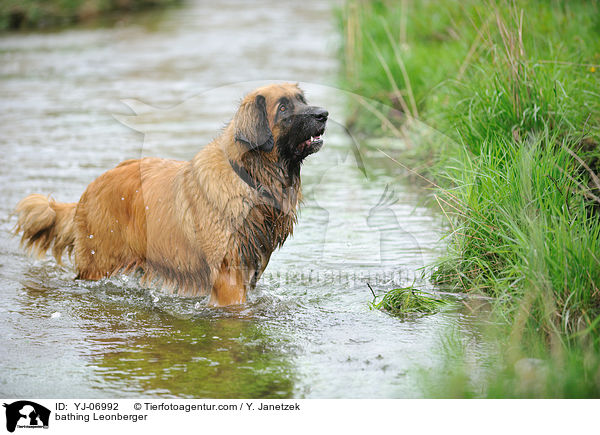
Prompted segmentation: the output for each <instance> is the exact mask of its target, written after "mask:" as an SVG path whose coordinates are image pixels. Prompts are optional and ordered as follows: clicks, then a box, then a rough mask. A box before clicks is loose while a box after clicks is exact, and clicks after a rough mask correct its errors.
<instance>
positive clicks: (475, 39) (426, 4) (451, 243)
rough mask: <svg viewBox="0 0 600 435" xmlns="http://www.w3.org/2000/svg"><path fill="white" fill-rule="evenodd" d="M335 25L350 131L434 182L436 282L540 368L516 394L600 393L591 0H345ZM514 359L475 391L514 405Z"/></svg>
mask: <svg viewBox="0 0 600 435" xmlns="http://www.w3.org/2000/svg"><path fill="white" fill-rule="evenodd" d="M339 16H340V28H341V31H342V33H343V44H342V50H341V52H340V55H341V57H342V59H343V60H344V74H343V77H342V79H341V81H342V83H343V84H344V85H345V86H347V87H349V88H351V89H355V90H356V91H355V92H356V93H357V94H358V95H360V98H357V99H356V101H355V102H354V104H353V105H352V110H351V112H350V113H349V118H350V120H351V123H352V127H353V128H354V130H355V131H359V132H360V131H362V132H368V134H365V136H368V135H373V134H379V135H383V136H398V137H400V138H401V139H402V140H404V141H405V142H407V143H409V144H411V145H412V146H411V147H408V148H409V151H410V152H409V153H407V152H403V153H400V155H397V159H398V161H402V162H404V164H406V163H408V164H409V165H412V166H417V167H419V170H420V172H422V173H424V174H426V176H428V177H431V178H432V179H433V180H434V181H435V183H436V189H435V198H436V200H437V201H438V203H439V205H440V207H441V209H442V211H443V216H444V218H445V219H446V220H447V223H448V234H447V236H446V241H447V244H448V249H447V253H446V255H445V256H444V257H443V258H441V259H439V261H438V262H437V264H435V265H433V267H432V269H433V274H432V275H433V278H434V280H435V281H436V282H437V283H438V284H440V285H443V286H444V287H446V288H448V287H449V288H454V289H456V290H459V291H461V292H475V293H483V294H486V295H490V296H492V297H493V298H494V303H493V312H494V316H497V317H496V320H499V321H501V322H502V324H503V325H506V328H507V329H506V330H503V331H502V333H498V332H497V331H496V332H490V333H489V336H490V338H491V339H493V340H496V341H498V342H499V343H500V347H501V348H502V351H501V352H500V353H501V354H502V355H508V354H510V355H516V356H515V357H514V358H513V359H515V358H518V359H523V358H538V359H540V360H542V361H543V364H544V366H545V367H547V368H549V369H548V371H547V373H549V374H548V376H546V377H545V380H544V382H541V381H540V382H538V383H537V385H538V386H539V385H540V384H544V383H545V382H546V381H548V382H547V383H548V388H546V387H544V388H542V390H540V391H538V393H539V394H537V393H535V394H534V392H532V391H529V392H523V394H520V396H524V397H526V396H528V395H532V396H536V395H539V396H544V395H546V396H548V397H561V395H564V396H565V397H567V396H568V397H573V396H578V395H579V396H580V397H589V396H598V391H600V387H599V385H600V379H599V378H598V376H596V375H594V376H592V375H591V374H590V373H592V372H593V370H596V369H597V368H598V361H600V350H599V347H600V343H599V342H600V290H599V286H600V284H599V283H600V213H598V211H599V210H600V179H598V177H597V175H596V174H597V173H598V171H599V169H600V146H599V144H600V3H599V2H598V1H588V2H583V1H581V2H580V1H575V2H573V1H562V0H560V1H559V0H553V1H541V0H529V1H517V2H512V1H504V0H497V1H493V0H489V1H488V0H466V1H460V2H459V1H449V2H444V6H443V7H441V6H440V4H439V3H438V2H435V1H427V0H424V1H420V2H408V1H401V2H399V3H397V4H391V3H389V2H383V1H375V2H359V1H353V0H348V1H347V2H346V5H345V7H344V8H343V10H342V11H341V12H340V14H339ZM366 98H370V99H374V100H377V101H379V102H380V104H379V105H377V109H376V110H374V109H373V107H375V106H374V105H373V104H370V105H366V104H364V101H366ZM415 121H418V122H415ZM424 127H426V128H424ZM431 131H437V132H439V133H441V134H439V133H438V134H433V135H432V134H430V132H431ZM423 162H427V166H426V167H423ZM533 349H542V350H543V351H541V350H539V351H537V356H534V355H533V354H534V353H536V352H534V351H533ZM590 361H595V362H594V363H590ZM514 362H515V361H512V360H511V361H506V360H504V359H502V358H500V359H498V360H497V361H496V363H495V366H494V367H495V374H496V375H499V376H500V373H501V374H502V376H501V377H502V383H503V384H504V385H508V387H506V388H505V389H502V388H500V387H499V386H497V385H496V390H494V388H492V387H493V385H491V384H493V383H491V382H487V384H488V388H487V389H486V391H487V393H486V394H487V395H490V396H494V397H497V396H502V391H504V393H506V394H504V395H505V396H512V395H511V394H510V391H511V388H512V387H515V385H517V384H518V379H517V378H518V377H517V376H516V375H515V373H514V370H513V369H512V368H511V367H512V365H514ZM584 362H585V364H584ZM586 364H587V365H586ZM590 364H591V365H590ZM590 367H591V368H590ZM545 373H546V372H545ZM556 373H563V374H564V375H565V378H564V382H562V383H560V382H559V381H560V379H555V376H556ZM577 374H579V375H581V377H582V379H585V380H587V383H585V382H583V384H581V385H580V386H579V387H577V386H575V384H576V383H570V382H571V381H567V378H568V377H569V376H571V377H572V378H573V379H575V378H576V377H577ZM459 378H461V376H458V377H457V378H456V379H459ZM569 379H570V378H569ZM448 382H450V380H449V381H448ZM499 382H500V381H499ZM556 382H559V383H558V384H556V385H554V384H553V383H556ZM458 384H460V385H461V388H462V391H464V392H466V391H468V390H469V388H467V387H466V386H467V385H468V382H463V383H462V384H461V383H460V382H458ZM458 384H457V385H458ZM511 385H512V387H510V386H511ZM550 387H552V388H550ZM536 388H537V387H536ZM492 391H496V393H492ZM465 394H466V395H467V396H468V395H469V394H470V393H469V394H467V393H465ZM455 395H456V396H461V394H459V393H457V394H455Z"/></svg>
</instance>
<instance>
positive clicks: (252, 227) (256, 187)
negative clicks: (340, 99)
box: [16, 84, 327, 306]
mask: <svg viewBox="0 0 600 435" xmlns="http://www.w3.org/2000/svg"><path fill="white" fill-rule="evenodd" d="M326 119H327V112H326V111H325V110H323V109H320V108H315V107H312V106H308V105H306V102H305V101H304V96H303V94H302V91H301V90H300V89H299V88H298V87H297V86H296V85H293V84H281V85H279V84H278V85H269V86H265V87H263V88H259V89H257V90H255V91H253V92H252V93H250V94H249V95H247V96H246V97H245V98H244V99H243V101H242V102H241V104H240V107H239V109H238V111H237V113H236V115H235V116H234V118H233V119H232V121H231V122H230V123H229V124H228V125H227V126H226V127H225V129H224V130H223V132H222V134H221V135H220V136H219V137H217V138H216V139H215V140H214V141H212V142H211V143H209V144H208V145H206V146H205V147H204V148H203V149H202V150H201V151H200V152H199V153H198V154H197V155H196V156H195V157H194V158H193V159H192V160H191V161H186V162H183V161H174V160H165V159H159V158H143V159H136V160H127V161H125V162H123V163H121V164H119V165H118V166H117V167H115V168H114V169H111V170H109V171H107V172H105V173H104V174H102V175H101V176H100V177H98V178H97V179H96V180H95V181H93V182H92V183H91V184H90V185H89V186H88V188H87V189H86V191H85V192H84V193H83V195H82V196H81V198H80V200H79V202H78V203H70V204H66V203H59V202H56V201H54V200H53V199H51V198H49V197H45V196H43V195H39V194H32V195H29V196H27V197H26V198H24V199H23V200H21V201H20V202H19V204H18V205H17V207H16V213H17V215H18V222H17V232H21V231H22V232H23V236H22V239H21V242H22V244H23V245H24V246H25V248H26V249H27V250H28V251H29V252H31V253H33V254H35V255H37V256H38V257H39V256H42V255H44V254H45V252H46V251H47V250H48V249H50V247H52V253H53V255H54V257H55V258H56V260H57V262H59V263H60V262H61V257H62V254H63V252H64V251H67V252H68V253H69V254H71V253H73V254H74V263H75V265H76V268H77V271H78V277H79V278H81V279H90V280H97V279H100V278H104V277H110V276H113V275H115V274H117V273H120V272H130V271H134V270H138V269H141V270H142V271H143V273H144V274H143V278H142V280H143V282H147V281H150V280H153V279H159V280H160V281H161V285H162V287H163V288H166V289H168V290H169V291H172V292H173V291H177V293H179V294H183V295H188V296H196V295H205V294H208V293H210V302H209V303H210V304H212V305H217V306H221V305H230V304H239V303H243V302H245V300H246V293H247V291H248V289H251V288H253V287H254V286H255V284H256V281H257V280H258V278H259V277H260V275H261V274H262V272H263V271H264V269H265V267H266V266H267V263H268V261H269V258H270V256H271V253H272V252H273V250H274V249H275V248H277V247H279V246H281V245H282V244H283V242H284V241H285V240H286V238H287V237H288V235H290V234H291V233H292V229H293V225H294V223H295V222H296V210H297V207H298V202H299V200H300V197H301V193H300V165H301V162H302V160H303V159H304V158H305V157H306V156H307V155H309V154H311V153H313V152H316V151H317V150H318V149H319V148H320V146H321V144H322V141H321V139H320V135H321V134H322V132H323V131H324V128H325V122H326ZM313 136H316V138H313Z"/></svg>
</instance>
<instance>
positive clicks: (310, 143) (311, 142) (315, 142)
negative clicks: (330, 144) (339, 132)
mask: <svg viewBox="0 0 600 435" xmlns="http://www.w3.org/2000/svg"><path fill="white" fill-rule="evenodd" d="M323 133H324V131H321V132H319V134H318V135H316V136H311V137H310V138H308V139H306V140H305V141H304V142H300V143H299V144H298V148H297V150H298V152H299V153H304V152H305V151H307V150H310V152H315V151H317V150H318V149H319V148H320V147H321V145H323V138H322V136H323Z"/></svg>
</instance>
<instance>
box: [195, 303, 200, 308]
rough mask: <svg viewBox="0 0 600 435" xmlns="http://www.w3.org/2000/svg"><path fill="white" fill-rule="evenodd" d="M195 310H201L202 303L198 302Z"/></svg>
mask: <svg viewBox="0 0 600 435" xmlns="http://www.w3.org/2000/svg"><path fill="white" fill-rule="evenodd" d="M194 309H196V310H199V309H200V302H196V304H195V305H194Z"/></svg>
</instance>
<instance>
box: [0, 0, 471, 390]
mask: <svg viewBox="0 0 600 435" xmlns="http://www.w3.org/2000/svg"><path fill="white" fill-rule="evenodd" d="M213 3H214V4H209V3H206V2H188V3H187V4H186V5H185V6H183V7H182V8H179V9H171V10H168V11H160V12H157V11H154V12H152V13H149V14H144V15H142V16H138V17H135V18H131V17H129V18H127V19H126V21H124V22H119V23H115V24H114V25H111V26H108V27H93V26H92V27H87V28H83V27H81V28H75V29H69V30H63V31H58V32H54V33H28V34H14V35H4V36H2V37H0V76H1V82H0V91H1V94H0V123H1V124H0V128H1V132H2V134H1V137H0V143H1V145H0V154H1V158H2V163H3V165H2V166H3V169H2V173H1V183H0V189H1V191H2V198H3V201H1V203H0V250H1V251H0V288H1V291H2V302H0V343H1V345H0V348H1V349H2V350H1V354H0V360H1V367H2V368H1V369H0V395H2V396H3V397H63V398H68V397H137V396H140V395H143V396H162V397H215V398H228V397H231V398H234V397H306V398H311V397H328V398H334V397H335V398H337V397H346V398H355V397H366V398H375V397H420V396H422V395H423V394H424V392H423V389H422V387H421V384H420V382H419V376H420V375H419V374H420V373H421V371H422V370H427V369H428V368H432V367H435V366H436V363H437V362H438V359H439V348H438V344H437V343H438V338H439V336H440V334H442V333H443V332H444V331H446V330H448V329H449V328H454V327H459V328H461V329H462V328H469V323H470V319H469V318H468V316H464V315H463V314H461V313H460V312H458V311H448V312H445V313H440V314H436V315H433V316H426V317H421V318H413V319H404V320H399V319H396V318H393V317H390V316H388V315H386V314H385V313H382V312H379V311H373V310H370V309H369V302H370V301H371V299H372V297H371V293H370V291H369V289H368V287H367V285H366V283H367V282H368V283H370V284H371V285H372V286H373V287H374V288H375V289H377V290H383V289H385V288H391V287H392V286H394V285H404V284H409V283H411V282H412V281H413V279H418V277H419V276H420V272H419V271H418V269H419V268H420V267H422V266H423V265H424V264H427V263H429V262H430V261H431V260H432V259H434V258H435V256H436V255H437V253H438V252H439V242H438V240H439V238H440V235H441V231H440V228H439V225H440V218H439V216H437V215H436V214H435V213H434V212H432V211H431V210H430V209H428V208H426V207H423V206H421V205H419V204H420V203H421V199H422V197H423V195H424V193H423V191H422V190H420V189H419V188H415V187H413V186H411V185H410V183H408V182H407V181H405V180H404V177H403V175H402V174H401V173H399V172H398V171H397V170H396V169H394V168H393V165H390V164H389V161H386V160H385V159H384V158H383V157H382V156H381V155H377V154H376V153H374V152H372V151H371V152H369V151H366V150H364V149H362V148H361V147H360V146H357V145H356V143H357V142H356V141H355V140H354V139H353V138H351V137H350V136H348V135H347V134H346V130H345V128H344V127H343V120H344V106H345V101H346V100H345V94H344V93H343V92H341V91H339V90H336V89H335V88H334V87H330V86H328V85H331V84H334V83H335V78H336V71H337V68H338V64H337V60H336V50H337V45H336V44H337V41H336V40H335V36H334V35H335V34H336V30H335V28H334V23H333V14H332V11H331V6H330V5H329V4H326V3H318V2H315V3H311V4H310V8H309V7H306V5H305V4H302V6H299V5H296V4H294V3H292V2H288V3H286V2H281V1H277V2H275V1H271V0H267V1H263V2H260V3H255V4H254V3H253V8H249V7H247V6H246V4H245V3H242V2H239V3H237V2H234V1H230V2H226V3H221V2H219V4H218V5H217V3H216V2H213ZM274 80H289V81H294V82H296V81H298V82H301V85H302V87H303V88H305V90H306V93H307V97H308V99H309V101H310V102H311V103H312V104H318V105H322V106H325V107H327V109H328V110H329V112H330V121H329V124H328V130H327V133H326V135H325V146H324V148H323V149H322V151H320V152H319V153H318V154H316V155H314V156H311V157H309V159H307V161H306V164H305V166H304V168H303V173H302V177H303V188H304V194H305V203H304V206H303V209H302V211H301V214H300V219H299V224H298V226H297V227H296V229H295V233H294V236H293V238H291V239H290V240H288V241H287V242H286V244H285V246H284V247H283V248H282V249H281V250H280V251H277V252H275V253H274V254H273V256H272V258H271V262H270V264H269V266H268V268H267V270H266V272H265V275H264V276H263V278H262V279H261V281H260V283H259V285H258V288H257V289H256V291H255V292H254V293H253V294H252V295H250V300H249V302H248V303H247V304H245V305H244V306H240V307H232V308H226V309H212V308H206V307H205V302H206V300H205V299H190V298H182V297H178V296H171V295H167V294H164V293H161V292H160V291H158V290H155V289H144V288H142V287H141V286H140V285H139V284H138V283H137V281H136V279H135V277H119V278H114V279H111V280H108V281H106V280H105V281H99V282H82V281H74V280H73V277H74V271H73V269H72V268H71V266H66V267H59V266H57V264H56V263H55V261H54V260H53V259H50V258H47V259H44V260H33V259H30V258H28V257H27V256H26V255H25V254H24V253H23V252H22V251H21V250H20V249H19V247H18V239H17V238H15V237H13V236H12V235H11V230H12V228H13V226H14V223H15V218H14V217H9V213H10V211H11V209H12V208H13V207H14V205H15V204H16V203H17V202H18V201H19V199H21V198H22V197H23V196H25V195H27V194H29V193H34V192H39V193H52V194H53V196H54V197H55V198H56V199H58V200H59V201H65V202H70V201H77V199H78V198H79V196H80V195H81V193H82V192H83V190H84V189H85V187H86V186H87V184H88V183H89V182H91V181H92V180H93V179H94V178H95V177H97V176H99V175H100V174H101V173H103V172H104V171H106V170H107V169H109V168H111V167H113V166H115V165H116V164H117V163H119V162H120V161H122V160H124V159H128V158H136V157H139V156H141V155H156V156H161V157H168V158H177V159H190V158H191V157H192V156H193V155H194V154H195V153H196V152H197V151H198V150H199V149H200V148H201V147H202V145H203V144H206V143H207V142H209V141H210V140H211V139H212V138H213V137H214V136H215V135H216V134H217V132H218V129H219V128H220V127H222V126H223V124H224V123H226V122H227V121H228V120H229V119H230V117H231V116H232V114H233V112H234V111H235V108H236V104H237V102H238V101H239V99H240V98H241V97H242V95H243V94H244V92H246V91H248V90H250V89H252V88H254V87H255V86H257V85H258V84H262V83H263V82H269V81H274ZM390 168H391V169H390ZM418 283H419V284H420V285H422V286H428V284H427V282H423V281H418Z"/></svg>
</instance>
